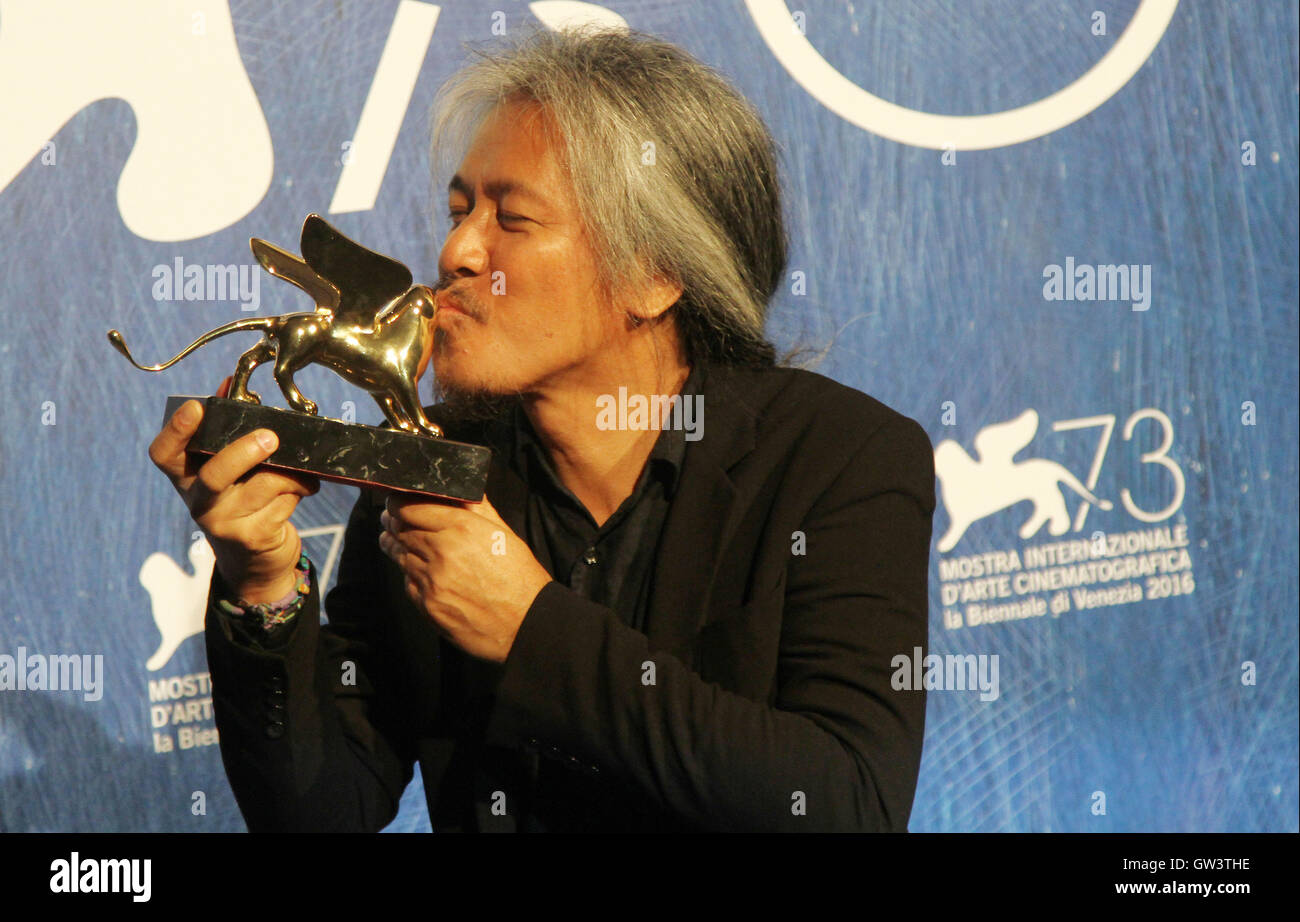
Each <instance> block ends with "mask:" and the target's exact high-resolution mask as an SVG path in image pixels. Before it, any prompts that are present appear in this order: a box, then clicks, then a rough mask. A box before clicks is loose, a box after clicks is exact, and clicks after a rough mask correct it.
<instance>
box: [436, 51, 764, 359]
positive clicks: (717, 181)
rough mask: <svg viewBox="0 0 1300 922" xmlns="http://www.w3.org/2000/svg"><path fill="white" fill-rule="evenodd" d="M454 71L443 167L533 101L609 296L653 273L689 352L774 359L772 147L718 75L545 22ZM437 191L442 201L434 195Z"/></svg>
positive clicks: (683, 60) (446, 92) (441, 101)
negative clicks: (498, 112)
mask: <svg viewBox="0 0 1300 922" xmlns="http://www.w3.org/2000/svg"><path fill="white" fill-rule="evenodd" d="M468 50H470V51H472V52H473V53H474V54H476V55H478V57H479V59H478V60H476V61H473V62H471V63H470V64H469V65H467V66H466V67H464V68H463V69H461V70H459V71H458V72H457V73H455V74H453V75H452V77H451V78H450V79H449V80H448V81H447V82H446V83H445V84H443V86H442V87H441V88H440V89H439V91H438V95H437V99H436V101H435V103H434V111H433V130H432V146H433V159H434V164H435V168H436V169H437V170H438V171H439V172H440V173H441V175H442V176H444V177H446V176H448V175H449V174H450V173H451V172H452V170H454V168H455V160H454V159H453V158H458V157H459V156H462V155H463V153H464V152H465V151H466V150H468V148H469V144H470V142H471V140H472V137H473V133H474V131H475V130H477V128H478V127H479V126H480V125H481V124H482V122H483V120H484V118H485V117H486V116H487V115H489V114H490V113H491V112H492V110H493V109H495V108H496V107H497V106H498V105H501V104H502V103H507V102H518V101H522V102H526V103H532V104H536V105H538V106H539V107H540V109H541V110H542V111H543V112H544V113H545V114H546V116H547V117H548V118H549V120H550V125H551V126H552V127H553V128H554V129H555V130H556V132H557V134H558V136H559V137H560V138H562V139H563V145H562V147H563V149H562V150H559V151H557V152H556V153H557V157H558V160H559V162H560V164H561V168H562V170H563V171H564V173H565V175H566V177H567V178H568V180H569V182H570V184H571V186H572V188H573V190H574V197H575V199H576V201H577V205H578V213H579V215H580V216H581V220H582V221H583V223H584V225H585V227H584V230H585V231H586V234H587V239H588V240H589V241H591V242H592V247H593V249H594V250H595V253H596V273H597V280H598V284H599V285H600V289H601V291H602V293H603V294H604V295H605V297H606V298H607V299H611V300H612V295H613V293H614V292H617V291H622V290H624V289H625V286H637V285H639V284H642V283H644V282H645V281H647V280H649V279H651V278H654V277H656V276H658V277H661V278H666V279H671V280H673V281H675V282H678V283H680V284H681V285H682V296H681V298H680V299H679V300H678V302H677V303H676V305H674V306H673V307H672V308H671V309H670V311H669V313H670V314H672V315H675V317H676V321H677V329H678V331H679V333H680V335H681V337H682V340H683V343H684V346H685V349H686V355H687V360H688V361H690V362H692V363H693V362H696V361H700V360H708V361H711V362H716V363H719V364H728V365H772V364H774V362H775V354H774V350H773V347H772V344H771V343H770V342H768V340H767V338H766V336H765V334H764V330H763V324H764V319H765V318H766V315H767V305H768V302H769V301H770V299H771V298H772V295H773V293H774V292H775V291H776V287H777V285H778V284H780V281H781V278H782V275H783V273H784V271H785V266H786V258H787V257H786V252H787V247H788V238H787V233H786V228H785V224H784V222H783V219H782V211H781V189H780V183H779V180H778V166H777V156H776V147H775V143H774V142H773V140H772V136H771V135H770V133H769V132H768V130H767V127H766V126H765V125H764V124H763V120H762V118H761V117H760V116H759V115H758V113H757V112H756V111H755V110H754V109H753V107H752V106H750V104H749V103H748V102H747V101H746V100H745V99H744V98H743V97H742V96H741V95H740V94H739V93H738V92H737V91H736V90H735V89H733V88H732V86H731V85H730V84H729V83H728V82H727V81H726V80H725V79H724V78H723V77H722V76H721V75H720V74H718V73H717V72H716V71H714V70H713V69H711V68H710V67H708V66H706V65H705V64H702V63H701V62H699V61H698V60H696V59H695V58H693V57H692V56H691V55H690V54H688V53H687V52H685V51H683V50H682V49H681V48H678V47H677V46H676V45H672V44H670V43H668V42H665V41H663V40H661V39H659V38H656V37H655V36H652V35H648V34H646V33H643V32H636V31H614V30H609V29H608V28H600V27H590V26H589V27H577V28H571V29H566V30H563V31H555V32H553V31H550V30H547V29H540V28H539V29H537V30H535V31H532V32H530V33H527V34H525V35H524V37H523V38H522V39H520V40H516V41H515V42H513V43H510V42H507V43H505V45H504V47H498V48H495V49H480V48H473V47H469V48H468ZM435 194H439V193H437V192H435Z"/></svg>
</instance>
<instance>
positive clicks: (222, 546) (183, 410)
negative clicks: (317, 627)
mask: <svg viewBox="0 0 1300 922" xmlns="http://www.w3.org/2000/svg"><path fill="white" fill-rule="evenodd" d="M230 380H231V379H230V378H227V379H226V380H225V381H224V382H222V385H221V388H220V389H219V390H218V391H217V396H224V395H225V394H226V393H228V392H229V389H230ZM202 420H203V405H202V404H200V403H199V402H198V401H197V400H190V401H186V402H185V403H184V404H183V405H181V407H180V408H179V409H177V411H176V412H175V413H174V414H172V418H171V419H169V420H168V421H167V423H166V424H165V425H164V426H163V428H162V431H161V432H159V433H158V437H157V438H155V439H154V440H153V444H151V445H150V446H149V459H150V460H151V461H153V463H154V464H155V465H156V466H157V467H158V469H159V470H161V471H162V472H163V473H164V474H166V475H167V479H169V480H170V481H171V482H172V486H173V487H175V488H176V492H177V493H179V494H180V496H181V499H182V500H184V501H185V506H186V507H187V508H188V509H189V511H190V517H191V518H192V519H194V521H195V523H197V524H198V526H199V528H201V529H203V533H204V534H205V535H207V537H208V543H209V544H211V545H212V550H213V552H214V553H215V555H216V567H217V569H218V570H219V571H220V572H221V576H222V578H223V579H224V580H225V581H226V585H228V586H229V587H230V588H231V589H232V590H234V592H235V593H236V594H237V595H238V596H239V598H241V599H243V600H244V601H247V602H253V603H257V602H275V601H278V600H279V599H280V598H282V597H283V596H285V595H287V594H288V593H290V592H292V591H293V587H294V584H295V582H296V579H295V573H294V568H295V565H296V564H297V563H298V557H299V555H300V554H301V553H302V539H301V538H300V537H299V536H298V531H297V529H295V528H294V527H293V525H292V524H291V523H290V522H289V516H290V515H291V514H292V513H293V510H294V509H295V508H296V507H297V505H298V500H299V499H301V498H302V497H304V496H310V495H312V494H313V493H315V492H317V491H318V490H319V489H320V480H319V479H318V478H316V477H311V476H307V475H297V476H294V475H289V474H281V473H278V472H275V471H269V470H267V471H259V472H257V473H256V474H250V472H251V471H252V469H253V468H254V467H255V466H257V465H258V464H259V463H261V462H262V461H265V460H266V459H267V458H268V457H269V456H270V455H271V453H272V452H273V451H275V448H276V445H277V441H276V436H275V433H274V432H271V431H270V430H269V429H258V430H256V431H254V432H250V433H248V434H247V435H245V436H243V437H242V438H239V439H237V440H236V441H234V442H231V443H230V444H229V445H227V446H226V447H225V448H223V449H221V451H219V452H217V453H216V454H215V455H213V456H212V457H211V458H209V459H207V461H206V462H205V463H204V464H203V465H202V466H201V467H200V466H199V465H198V461H197V460H196V459H195V458H192V457H191V456H190V455H189V454H188V453H187V452H186V448H187V447H188V445H189V441H190V437H191V436H193V435H194V432H195V430H196V429H198V427H199V423H200V422H202ZM261 437H269V441H267V442H265V443H263V442H262V441H260V439H261Z"/></svg>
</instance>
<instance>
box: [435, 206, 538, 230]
mask: <svg viewBox="0 0 1300 922" xmlns="http://www.w3.org/2000/svg"><path fill="white" fill-rule="evenodd" d="M468 213H469V212H467V211H465V209H463V208H453V209H452V210H451V211H449V212H447V217H448V219H449V220H450V221H451V223H452V226H453V227H454V226H455V225H456V224H458V223H459V222H460V221H461V220H463V219H464V218H465V216H466V215H467V214H468ZM497 220H500V221H510V222H513V221H528V220H531V219H530V218H526V217H524V216H523V215H518V214H511V213H510V212H507V211H498V212H497Z"/></svg>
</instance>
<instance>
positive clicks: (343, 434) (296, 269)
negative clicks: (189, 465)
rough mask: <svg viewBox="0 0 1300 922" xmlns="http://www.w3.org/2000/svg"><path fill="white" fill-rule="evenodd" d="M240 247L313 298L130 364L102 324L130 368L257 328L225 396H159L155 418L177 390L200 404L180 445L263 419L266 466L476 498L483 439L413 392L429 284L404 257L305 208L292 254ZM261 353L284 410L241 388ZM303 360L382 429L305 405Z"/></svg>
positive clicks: (259, 424)
mask: <svg viewBox="0 0 1300 922" xmlns="http://www.w3.org/2000/svg"><path fill="white" fill-rule="evenodd" d="M249 246H250V247H251V248H252V250H253V255H254V256H255V257H257V261H258V262H259V263H260V264H261V265H262V268H264V269H265V270H266V271H267V272H269V273H271V274H272V275H273V276H275V277H276V278H282V279H284V280H286V281H288V282H290V283H292V284H294V285H296V286H297V287H299V288H301V289H302V290H303V291H305V292H307V294H309V295H310V296H311V298H312V300H313V301H315V302H316V309H315V310H314V311H311V312H303V313H297V314H281V315H280V316H278V317H247V318H244V319H242V320H234V321H231V322H230V323H227V324H224V325H223V326H219V327H217V328H216V329H215V330H210V331H209V332H207V333H204V334H203V335H202V336H200V337H199V338H198V339H196V340H195V341H194V342H192V343H190V345H188V346H186V347H185V349H184V350H182V351H181V352H180V353H179V354H178V355H176V356H175V357H174V358H172V359H170V360H168V361H166V362H163V363H162V364H160V365H141V364H140V363H139V362H137V361H136V360H135V359H134V358H132V357H131V352H130V350H129V349H127V347H126V341H125V340H124V339H123V338H122V334H121V333H119V332H118V331H117V330H109V331H108V339H109V342H111V343H112V344H113V348H115V349H116V350H117V351H118V352H120V353H122V355H124V356H126V359H127V361H129V362H130V363H131V364H132V365H134V366H135V367H136V368H139V369H141V370H142V371H162V370H163V369H164V368H169V367H171V366H172V365H174V364H176V363H177V362H179V361H180V360H181V359H183V358H185V356H187V355H189V354H190V353H191V352H193V351H194V350H195V349H198V348H199V347H200V346H203V345H206V344H207V343H209V342H212V341H213V340H214V339H217V338H219V337H222V336H225V335H227V334H229V333H238V332H242V331H254V330H256V331H260V332H261V333H263V338H262V339H261V340H260V341H259V342H258V343H257V344H256V345H255V346H253V347H252V348H251V349H249V350H248V351H247V352H245V353H244V354H243V355H242V356H240V358H239V364H238V366H237V367H236V369H235V374H234V378H233V380H232V381H231V385H230V392H229V395H228V396H227V397H190V396H184V395H172V396H170V397H168V398H167V407H166V410H165V413H164V419H169V418H170V417H171V415H172V414H173V413H174V412H175V411H176V409H177V408H178V407H180V405H181V404H182V403H184V402H185V401H187V400H199V401H200V402H202V403H203V404H204V416H203V422H202V424H201V425H200V426H199V430H198V431H197V432H196V433H195V434H194V436H193V438H191V440H190V451H197V452H200V453H202V454H209V455H211V454H215V453H216V452H218V451H220V450H221V449H222V448H224V447H225V446H226V445H229V444H230V443H231V442H233V441H234V440H235V439H238V438H239V437H240V436H243V435H245V434H247V433H249V432H252V431H253V430H254V429H271V430H273V431H274V432H275V433H276V435H278V436H279V439H280V444H279V447H278V448H276V450H275V452H274V453H273V454H272V455H271V456H270V457H269V458H267V460H266V461H265V462H264V464H265V465H266V466H267V467H272V468H280V469H283V470H288V471H296V472H301V473H308V474H314V475H316V476H318V477H320V478H322V479H324V480H332V481H336V482H339V483H351V484H357V485H360V486H367V487H384V488H387V489H393V490H401V491H406V492H411V493H420V494H425V495H430V496H442V497H448V498H451V499H460V500H469V501H471V502H478V501H479V500H481V499H482V498H483V492H484V488H485V486H486V483H487V471H488V464H489V462H490V461H491V458H492V453H491V450H490V449H488V448H485V447H483V446H481V445H467V444H465V443H463V442H453V441H450V440H448V439H445V438H443V437H442V430H441V429H440V428H439V427H438V426H437V425H435V424H434V423H433V422H432V421H430V420H429V418H428V417H427V416H426V415H425V412H424V408H423V407H422V406H421V405H420V400H419V396H418V393H417V383H418V381H419V378H420V375H421V373H422V372H423V370H424V368H425V366H426V365H427V364H428V363H429V359H430V357H431V356H432V353H433V335H434V330H433V322H432V321H433V316H434V313H435V311H436V310H437V304H436V303H435V301H434V294H433V291H432V290H430V289H429V288H428V287H427V286H424V285H413V284H412V276H411V270H410V269H408V268H407V267H406V266H404V265H402V264H401V263H399V262H397V261H396V260H394V259H390V258H388V257H387V256H382V255H380V254H379V253H375V252H372V251H371V250H367V249H366V248H365V247H362V246H361V245H360V244H357V243H355V242H354V241H352V240H349V239H348V238H347V237H344V236H343V235H342V234H340V233H339V232H338V231H337V230H336V229H335V228H333V227H331V226H330V225H329V224H328V223H327V222H326V221H325V220H324V219H323V218H321V217H320V215H316V214H311V215H308V216H307V219H306V220H305V221H304V222H303V225H302V243H301V249H302V257H301V258H300V257H297V256H295V255H293V254H292V253H289V252H287V251H285V250H282V249H280V248H279V247H277V246H275V245H274V244H271V243H267V242H266V241H265V240H259V239H257V238H256V237H254V238H252V239H250V240H249ZM270 361H273V362H274V363H275V381H276V383H277V384H278V385H279V386H280V390H281V392H282V393H283V394H284V398H285V400H286V401H288V404H289V407H290V409H288V410H282V409H279V408H278V407H265V406H262V402H261V398H260V397H259V396H258V394H257V393H255V392H254V391H250V390H249V389H248V378H249V375H251V374H252V373H253V369H255V368H257V366H258V365H261V364H262V363H264V362H270ZM310 364H320V365H324V366H326V367H327V368H330V369H333V370H334V371H335V372H337V373H338V374H339V375H340V376H342V377H343V378H344V379H346V380H347V381H350V382H351V383H353V384H355V385H357V386H358V387H362V388H364V389H365V390H367V391H369V392H370V395H371V396H372V397H374V399H375V402H376V403H378V404H379V408H380V409H381V410H382V411H383V413H384V417H385V418H386V419H387V420H388V426H389V427H391V428H388V427H379V426H367V425H362V424H357V423H346V422H342V421H340V420H335V419H329V418H326V417H322V416H319V415H317V412H316V411H317V406H316V404H315V403H314V402H312V401H311V400H308V399H307V398H306V397H304V396H303V395H302V392H301V391H299V390H298V387H297V385H295V384H294V380H293V376H294V374H296V373H297V372H298V371H299V370H300V369H302V368H304V367H305V366H307V365H310Z"/></svg>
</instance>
